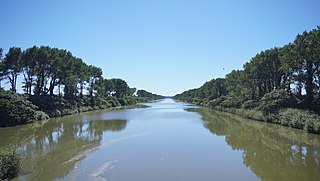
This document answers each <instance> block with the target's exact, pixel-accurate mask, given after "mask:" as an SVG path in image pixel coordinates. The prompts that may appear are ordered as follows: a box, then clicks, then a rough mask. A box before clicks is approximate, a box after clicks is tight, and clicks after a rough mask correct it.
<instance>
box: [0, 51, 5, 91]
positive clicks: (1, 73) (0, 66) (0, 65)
mask: <svg viewBox="0 0 320 181" xmlns="http://www.w3.org/2000/svg"><path fill="white" fill-rule="evenodd" d="M2 57H3V49H2V48H0V90H1V89H2V87H1V81H2V80H3V77H4V74H3V69H2V65H3V64H2V61H3V60H2Z"/></svg>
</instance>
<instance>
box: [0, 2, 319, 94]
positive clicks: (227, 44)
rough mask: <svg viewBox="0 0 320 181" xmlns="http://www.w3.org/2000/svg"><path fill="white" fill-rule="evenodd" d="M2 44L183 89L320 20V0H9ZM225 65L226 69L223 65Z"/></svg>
mask: <svg viewBox="0 0 320 181" xmlns="http://www.w3.org/2000/svg"><path fill="white" fill-rule="evenodd" d="M0 5H1V6H0V7H1V10H0V17H1V27H0V47H1V48H3V49H4V50H5V53H6V52H7V50H8V49H9V47H12V46H17V47H21V48H22V49H26V48H29V47H31V46H33V45H37V46H41V45H48V46H51V47H57V48H61V49H67V50H69V51H71V52H72V53H73V54H74V55H75V56H77V57H81V58H82V59H83V60H84V61H85V62H86V63H87V64H91V65H95V66H98V67H101V68H102V70H103V75H104V77H105V78H114V77H117V78H122V79H124V80H126V81H127V83H128V84H129V85H130V86H131V87H136V88H138V89H146V90H148V91H151V92H154V93H158V94H162V95H175V94H176V93H180V92H182V91H185V90H187V89H190V88H195V87H199V86H201V85H202V84H203V83H204V82H205V81H208V80H210V79H212V78H218V77H224V76H225V74H227V73H229V72H230V71H231V70H233V69H242V65H243V64H244V63H245V62H247V61H249V60H250V58H251V57H253V56H254V55H255V54H256V53H258V52H260V51H261V50H265V49H268V48H272V47H274V46H283V45H284V44H287V43H288V42H291V41H293V40H294V38H295V36H296V35H297V34H298V33H302V32H303V31H304V30H311V29H313V28H316V26H318V25H320V11H319V8H320V1H319V0H284V1H282V0H265V1H259V0H241V1H236V0H233V1H231V0H91V1H89V0H55V1H51V0H38V1H36V0H1V2H0ZM223 68H224V69H223Z"/></svg>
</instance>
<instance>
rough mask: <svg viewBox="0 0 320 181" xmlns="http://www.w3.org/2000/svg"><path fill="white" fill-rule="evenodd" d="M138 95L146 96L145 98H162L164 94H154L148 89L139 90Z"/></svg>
mask: <svg viewBox="0 0 320 181" xmlns="http://www.w3.org/2000/svg"><path fill="white" fill-rule="evenodd" d="M137 96H138V97H145V98H149V99H162V98H163V96H161V95H157V94H152V93H151V92H148V91H146V90H138V91H137Z"/></svg>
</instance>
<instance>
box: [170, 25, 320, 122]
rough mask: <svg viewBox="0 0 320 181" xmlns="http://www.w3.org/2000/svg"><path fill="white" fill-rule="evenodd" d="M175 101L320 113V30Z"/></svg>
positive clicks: (300, 36) (266, 112)
mask: <svg viewBox="0 0 320 181" xmlns="http://www.w3.org/2000/svg"><path fill="white" fill-rule="evenodd" d="M175 99H179V100H184V101H187V102H192V103H195V104H200V105H204V106H208V107H211V108H218V109H224V110H226V109H228V110H230V109H247V110H257V111H261V112H262V113H263V114H264V115H273V114H276V113H279V111H280V110H281V109H282V108H289V107H290V108H297V109H308V110H312V111H314V112H317V113H320V27H317V28H316V29H313V30H311V31H304V32H303V33H302V34H298V35H297V37H296V38H295V40H294V41H293V42H291V43H289V44H287V45H285V46H283V47H275V48H271V49H268V50H264V51H261V52H260V53H258V54H256V55H255V56H254V57H253V58H251V60H250V61H249V62H247V63H245V64H244V68H243V70H233V71H231V72H230V73H228V74H227V75H226V76H225V78H217V79H212V80H210V81H208V82H206V83H205V84H204V85H202V86H201V87H200V88H197V89H191V90H188V91H185V92H183V93H181V94H177V95H176V96H175ZM289 112H290V111H289ZM249 117H250V116H249ZM317 119H318V118H317ZM318 121H319V127H320V120H318Z"/></svg>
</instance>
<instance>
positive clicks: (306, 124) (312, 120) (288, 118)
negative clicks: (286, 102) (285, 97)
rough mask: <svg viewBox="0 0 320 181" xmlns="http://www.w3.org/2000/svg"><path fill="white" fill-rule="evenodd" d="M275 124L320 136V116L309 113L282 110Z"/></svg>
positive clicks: (296, 110)
mask: <svg viewBox="0 0 320 181" xmlns="http://www.w3.org/2000/svg"><path fill="white" fill-rule="evenodd" d="M275 122H276V123H279V124H282V125H285V126H289V127H293V128H298V129H304V130H305V131H307V132H310V133H317V134H320V116H319V115H317V114H314V113H312V112H310V111H306V110H300V109H292V108H287V109H282V110H281V111H280V112H279V115H278V118H277V119H275Z"/></svg>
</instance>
